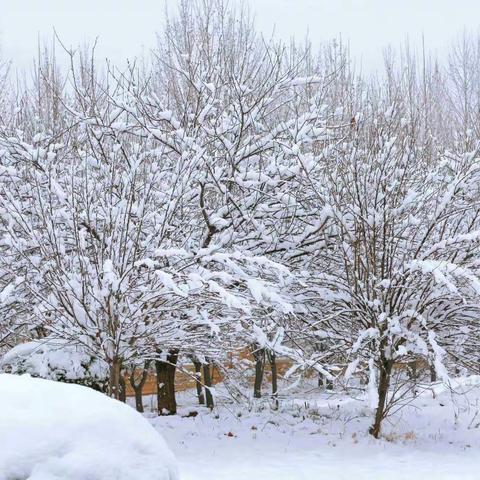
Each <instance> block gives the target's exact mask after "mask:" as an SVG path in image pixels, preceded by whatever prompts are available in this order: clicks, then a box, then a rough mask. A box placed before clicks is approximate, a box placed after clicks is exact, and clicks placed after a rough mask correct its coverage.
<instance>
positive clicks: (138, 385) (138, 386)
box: [130, 361, 150, 413]
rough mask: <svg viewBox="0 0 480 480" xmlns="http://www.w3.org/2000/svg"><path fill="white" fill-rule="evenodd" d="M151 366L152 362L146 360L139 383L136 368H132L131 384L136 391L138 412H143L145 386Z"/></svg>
mask: <svg viewBox="0 0 480 480" xmlns="http://www.w3.org/2000/svg"><path fill="white" fill-rule="evenodd" d="M149 366H150V362H149V361H147V362H145V365H144V366H143V371H142V376H141V377H140V381H139V382H138V383H137V382H136V381H135V369H132V373H131V374H130V385H131V386H132V388H133V391H134V392H135V408H136V409H137V412H140V413H143V411H144V410H143V386H144V385H145V382H146V380H147V377H148V367H149Z"/></svg>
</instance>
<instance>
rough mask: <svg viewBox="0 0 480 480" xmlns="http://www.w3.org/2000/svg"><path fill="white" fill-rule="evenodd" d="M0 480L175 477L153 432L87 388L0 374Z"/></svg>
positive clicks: (136, 417) (163, 445) (122, 406)
mask: <svg viewBox="0 0 480 480" xmlns="http://www.w3.org/2000/svg"><path fill="white" fill-rule="evenodd" d="M0 445H1V449H0V479H2V480H4V479H8V480H27V479H28V480H47V479H51V480H60V479H62V480H66V479H68V480H86V479H89V480H133V479H135V480H177V479H178V473H177V466H176V461H175V458H174V456H173V454H172V453H171V451H170V450H169V448H168V447H167V445H166V443H165V441H164V440H163V438H162V437H161V436H160V435H159V433H158V432H157V431H156V430H155V429H154V428H153V427H152V426H151V425H150V424H149V423H148V421H147V420H146V419H144V418H143V417H142V416H141V415H140V414H139V413H137V412H136V411H135V410H134V409H133V408H131V407H129V406H128V405H125V404H123V403H121V402H118V401H116V400H113V399H111V398H109V397H107V396H106V395H103V394H102V393H99V392H95V391H94V390H92V389H91V388H85V387H82V386H80V385H68V384H65V383H60V382H52V381H48V380H42V379H38V378H32V377H30V376H28V375H22V376H18V375H9V374H0Z"/></svg>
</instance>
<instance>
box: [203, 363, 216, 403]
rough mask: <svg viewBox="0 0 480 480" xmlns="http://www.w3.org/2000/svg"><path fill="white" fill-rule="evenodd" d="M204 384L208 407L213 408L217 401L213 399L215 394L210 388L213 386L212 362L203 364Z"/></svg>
mask: <svg viewBox="0 0 480 480" xmlns="http://www.w3.org/2000/svg"><path fill="white" fill-rule="evenodd" d="M203 384H204V385H205V396H206V399H207V407H208V408H209V409H210V410H212V409H213V407H214V406H215V403H214V401H213V395H212V392H211V390H210V387H211V386H212V373H211V366H210V363H206V364H205V365H204V366H203Z"/></svg>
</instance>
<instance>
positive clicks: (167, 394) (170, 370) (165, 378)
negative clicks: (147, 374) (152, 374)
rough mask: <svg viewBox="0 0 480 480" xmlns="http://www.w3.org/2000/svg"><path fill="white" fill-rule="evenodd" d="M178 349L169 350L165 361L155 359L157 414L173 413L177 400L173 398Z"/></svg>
mask: <svg viewBox="0 0 480 480" xmlns="http://www.w3.org/2000/svg"><path fill="white" fill-rule="evenodd" d="M177 360H178V350H170V351H169V352H168V355H167V359H166V361H165V362H164V361H162V360H156V361H155V369H156V372H157V411H158V415H175V414H176V413H177V401H176V398H175V371H176V368H177V367H176V365H177Z"/></svg>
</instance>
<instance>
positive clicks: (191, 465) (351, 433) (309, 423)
mask: <svg viewBox="0 0 480 480" xmlns="http://www.w3.org/2000/svg"><path fill="white" fill-rule="evenodd" d="M479 384H480V377H470V378H468V379H463V380H457V381H452V384H451V385H450V387H447V386H444V385H440V384H438V385H435V386H434V387H432V388H429V389H426V390H424V391H423V392H422V393H421V394H420V395H419V396H418V397H417V399H416V400H415V401H414V402H413V403H412V404H411V405H410V406H407V407H404V408H403V409H402V410H400V411H399V412H397V413H396V414H395V415H394V417H393V418H392V419H391V420H390V421H387V422H385V426H384V434H383V438H382V439H380V440H375V439H373V438H372V437H370V436H369V435H368V434H367V433H366V432H367V429H368V426H369V425H370V421H371V413H372V412H371V410H370V409H369V407H368V399H367V398H365V397H362V398H359V399H358V400H349V399H347V398H346V397H345V396H344V395H342V394H340V393H334V394H327V393H323V394H320V395H319V394H313V393H312V394H311V395H307V396H304V397H303V398H302V399H299V400H297V401H293V402H286V403H284V404H283V405H282V406H281V408H280V411H279V412H274V411H271V410H269V409H268V408H264V409H263V410H261V409H259V408H253V409H252V411H250V412H247V411H245V409H243V410H242V409H241V408H240V407H239V406H238V407H235V406H232V405H230V406H229V407H228V409H227V408H226V407H223V408H222V407H220V408H219V409H218V411H217V412H214V413H213V414H210V413H209V412H207V411H205V410H201V409H198V408H196V409H195V410H197V411H198V415H197V416H196V417H188V418H187V417H186V414H188V413H189V411H191V410H192V409H193V408H192V407H188V406H187V405H188V404H190V403H192V402H193V400H194V399H193V394H191V397H190V398H186V397H181V398H180V403H183V405H184V406H183V407H182V408H181V412H180V413H181V414H183V417H182V416H181V415H180V416H177V417H152V418H151V419H150V420H151V422H152V424H153V425H154V426H155V427H156V428H158V429H159V430H160V431H161V432H162V434H164V436H165V438H166V440H167V443H168V444H169V446H170V447H171V448H172V449H173V451H174V453H175V454H176V456H177V458H178V460H179V462H180V474H181V478H182V480H203V479H208V480H245V479H251V480H257V479H261V480H321V479H328V480H352V479H353V480H479V479H480V453H479V452H480V427H479V425H480V388H479ZM452 389H453V391H454V392H455V393H454V392H453V391H452ZM255 410H256V411H255Z"/></svg>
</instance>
